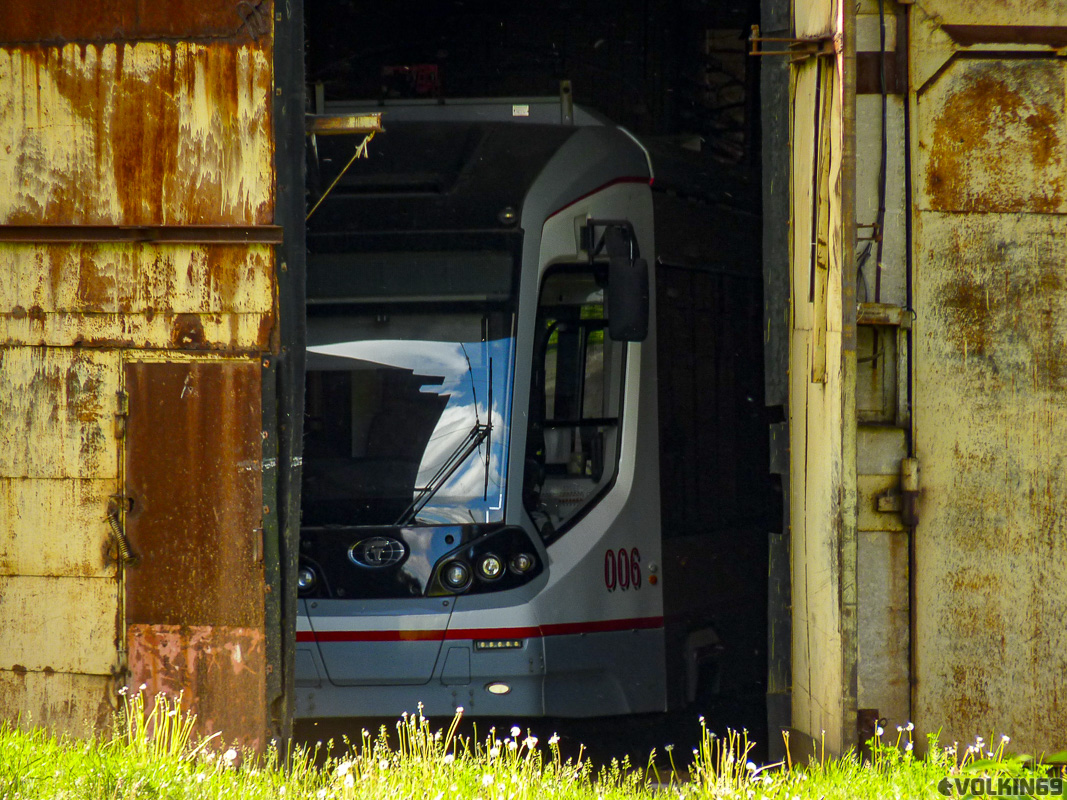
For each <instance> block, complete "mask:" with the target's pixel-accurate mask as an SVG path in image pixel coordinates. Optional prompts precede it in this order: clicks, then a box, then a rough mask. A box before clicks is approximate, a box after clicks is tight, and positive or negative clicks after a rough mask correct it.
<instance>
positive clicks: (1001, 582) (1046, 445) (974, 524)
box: [910, 0, 1067, 752]
mask: <svg viewBox="0 0 1067 800" xmlns="http://www.w3.org/2000/svg"><path fill="white" fill-rule="evenodd" d="M917 11H919V12H920V13H918V14H916V15H915V16H914V17H913V22H912V39H911V42H910V49H911V54H912V61H913V63H915V64H916V68H915V71H914V73H913V82H914V83H913V92H914V94H913V96H912V103H913V109H914V114H913V118H914V120H915V136H914V138H913V141H914V142H916V146H915V148H914V150H913V163H914V164H915V165H916V167H915V169H916V172H915V174H914V176H913V180H912V184H913V186H914V187H915V191H916V198H915V200H916V202H915V204H914V206H913V228H914V231H915V245H914V262H915V268H914V270H915V272H914V286H915V296H914V300H913V304H914V307H915V309H916V324H915V329H914V332H913V338H914V349H915V361H914V385H915V390H914V403H915V413H914V420H915V421H914V434H913V435H914V440H915V447H916V455H917V456H918V457H919V460H920V463H921V466H922V478H921V483H920V502H919V525H918V528H917V530H916V534H915V556H914V558H915V575H914V597H915V610H914V628H913V638H914V640H915V658H914V668H915V678H916V685H915V689H914V709H915V711H914V713H915V722H916V724H917V725H919V726H920V727H921V728H924V729H925V730H936V729H938V728H943V735H942V738H943V739H959V740H960V741H963V740H964V739H965V738H967V737H971V736H973V735H974V734H975V732H976V731H977V732H986V731H998V732H1000V731H1002V732H1004V733H1007V734H1009V735H1010V736H1011V737H1012V747H1018V748H1019V749H1020V750H1021V751H1027V752H1042V751H1045V752H1051V751H1055V750H1059V749H1063V747H1064V746H1067V734H1065V733H1064V731H1065V730H1067V690H1065V687H1064V682H1063V675H1064V674H1065V672H1067V632H1065V630H1064V628H1063V624H1062V623H1063V619H1064V618H1065V616H1067V597H1065V595H1064V593H1063V592H1062V591H1060V590H1059V587H1061V586H1062V585H1063V582H1064V577H1065V571H1064V564H1065V563H1067V535H1065V534H1067V515H1065V512H1064V507H1063V499H1064V497H1067V478H1065V475H1067V472H1065V467H1067V437H1065V436H1064V435H1063V432H1064V430H1067V358H1065V357H1064V353H1065V352H1067V322H1064V320H1065V319H1067V216H1065V215H1064V212H1065V211H1067V177H1065V175H1067V109H1065V99H1064V98H1065V90H1067V65H1065V64H1064V62H1063V59H1062V58H1060V57H1058V55H1061V54H1062V53H1059V54H1058V53H1057V52H1056V48H1057V47H1063V45H1064V43H1065V42H1067V36H1065V29H1064V22H1067V4H1065V3H1064V2H1063V0H1044V1H1043V2H1037V3H1023V2H1017V1H1016V0H1011V2H1008V3H998V4H991V3H986V4H969V3H964V2H960V0H936V2H925V3H924V4H923V7H922V8H921V9H917Z"/></svg>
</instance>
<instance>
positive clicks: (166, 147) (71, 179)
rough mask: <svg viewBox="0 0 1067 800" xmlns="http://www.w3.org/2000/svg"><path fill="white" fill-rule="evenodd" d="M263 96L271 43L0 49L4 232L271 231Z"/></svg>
mask: <svg viewBox="0 0 1067 800" xmlns="http://www.w3.org/2000/svg"><path fill="white" fill-rule="evenodd" d="M20 5H23V4H20ZM160 7H161V8H162V7H163V6H160ZM272 83H273V79H272V72H271V53H270V42H269V37H263V39H262V40H259V41H257V42H251V43H239V44H235V43H229V42H216V43H213V44H211V45H210V46H209V45H204V44H197V43H192V42H187V41H186V42H168V43H157V42H139V43H135V44H129V43H125V42H121V43H118V44H88V45H85V44H83V45H73V44H69V45H66V46H63V47H56V48H51V47H25V48H12V47H0V87H4V90H3V91H0V185H3V186H5V187H7V191H5V192H4V193H3V194H2V195H0V223H7V224H15V225H29V224H61V225H71V224H95V225H182V224H189V225H207V224H213V225H226V224H229V225H242V226H247V225H265V224H269V223H271V222H273V214H274V167H273V154H274V148H273V141H272V135H271V96H272Z"/></svg>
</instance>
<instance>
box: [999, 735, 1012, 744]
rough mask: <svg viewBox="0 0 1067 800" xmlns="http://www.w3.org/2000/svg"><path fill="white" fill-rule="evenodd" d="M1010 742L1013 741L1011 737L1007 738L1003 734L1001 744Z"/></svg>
mask: <svg viewBox="0 0 1067 800" xmlns="http://www.w3.org/2000/svg"><path fill="white" fill-rule="evenodd" d="M1010 741H1011V737H1010V736H1005V735H1003V734H1001V736H1000V743H1001V744H1007V743H1008V742H1010Z"/></svg>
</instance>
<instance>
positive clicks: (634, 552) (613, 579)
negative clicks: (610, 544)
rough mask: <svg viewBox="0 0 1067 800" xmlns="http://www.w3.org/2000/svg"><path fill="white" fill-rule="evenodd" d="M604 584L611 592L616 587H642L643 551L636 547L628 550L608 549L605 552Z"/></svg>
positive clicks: (624, 589) (623, 588) (624, 588)
mask: <svg viewBox="0 0 1067 800" xmlns="http://www.w3.org/2000/svg"><path fill="white" fill-rule="evenodd" d="M604 585H605V586H606V587H607V589H608V591H609V592H614V591H615V590H616V589H622V590H623V591H624V592H625V591H626V590H627V589H640V588H641V551H640V550H638V549H637V548H636V547H632V548H630V549H629V550H627V549H626V548H625V547H620V548H619V549H618V550H608V551H607V552H606V553H604Z"/></svg>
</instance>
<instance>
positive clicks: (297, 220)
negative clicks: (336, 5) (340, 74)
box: [271, 0, 306, 743]
mask: <svg viewBox="0 0 1067 800" xmlns="http://www.w3.org/2000/svg"><path fill="white" fill-rule="evenodd" d="M274 86H275V91H274V140H275V149H274V152H275V174H276V180H277V191H276V198H277V200H276V203H275V224H277V225H280V226H282V228H284V230H285V241H284V242H283V243H282V245H281V246H280V247H279V248H278V251H277V252H278V257H277V264H278V274H277V279H278V304H279V311H278V316H279V325H278V333H279V341H278V343H277V353H278V355H277V359H276V363H275V367H276V375H277V384H276V391H277V409H278V411H277V420H278V465H277V466H278V520H279V524H280V537H279V541H278V546H279V552H278V558H279V561H280V565H281V585H280V587H278V588H280V590H281V593H282V594H281V596H282V598H283V599H282V604H281V620H280V623H281V631H280V635H281V645H282V646H281V665H280V666H281V670H282V684H281V685H282V688H283V694H282V695H281V696H279V697H276V698H273V703H272V708H271V714H272V716H273V718H274V719H275V720H276V721H277V724H278V729H279V737H280V740H281V741H282V742H283V743H284V742H286V741H288V740H289V738H290V737H291V736H292V726H293V667H294V660H295V653H296V611H297V598H296V565H297V556H298V549H299V546H300V475H301V452H302V450H301V437H302V434H303V416H304V343H305V331H306V325H305V320H304V291H305V286H304V281H305V266H304V265H305V250H304V248H305V244H304V241H305V236H304V231H305V226H304V214H305V211H304V205H305V204H304V3H303V0H287V2H285V3H279V4H278V5H277V6H276V9H275V15H274Z"/></svg>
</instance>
